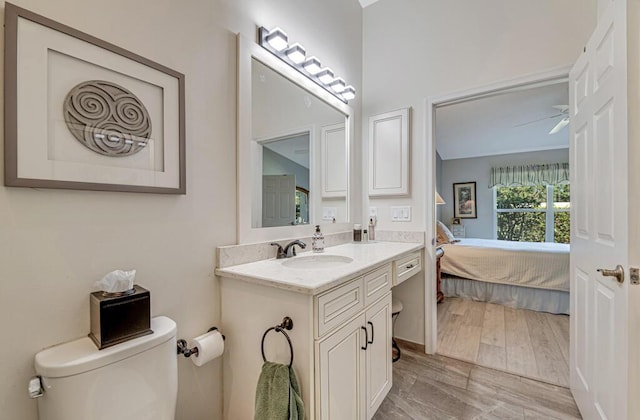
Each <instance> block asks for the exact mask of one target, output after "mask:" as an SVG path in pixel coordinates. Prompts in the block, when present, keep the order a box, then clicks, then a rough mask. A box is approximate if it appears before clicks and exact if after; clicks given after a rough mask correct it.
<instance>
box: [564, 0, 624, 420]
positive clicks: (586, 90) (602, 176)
mask: <svg viewBox="0 0 640 420" xmlns="http://www.w3.org/2000/svg"><path fill="white" fill-rule="evenodd" d="M626 7H627V5H626V2H625V1H624V0H618V1H615V2H611V3H610V4H609V7H608V9H607V11H606V12H605V13H604V14H603V15H602V16H601V17H600V18H599V20H598V25H597V28H596V30H595V32H594V34H593V35H592V37H591V39H590V40H589V42H588V43H587V46H586V49H585V52H584V53H583V54H582V56H581V57H580V58H579V59H578V61H577V62H576V64H575V66H574V68H573V69H572V70H571V73H570V77H569V79H570V81H569V83H570V87H569V95H570V99H569V102H570V118H571V126H570V139H571V141H570V154H571V225H572V226H571V363H570V364H571V391H572V392H573V395H574V397H575V400H576V402H577V404H578V407H579V408H580V411H581V413H582V415H583V417H584V418H585V419H610V420H614V419H616V420H617V419H627V418H628V413H627V402H628V394H627V392H628V390H627V375H628V372H627V370H628V348H629V347H628V345H629V343H628V338H627V337H628V332H627V328H628V317H627V313H628V312H627V311H628V306H627V302H628V299H627V297H628V285H629V281H628V279H627V278H625V279H624V281H623V282H622V283H621V282H619V281H618V280H617V279H616V278H615V277H611V276H605V275H603V273H601V272H598V271H597V270H598V269H601V268H604V269H614V268H615V267H616V266H617V265H621V266H622V267H624V270H627V268H628V234H627V227H628V214H627V205H628V200H627V184H628V170H627V101H626V94H627V56H626V55H627V52H626V44H627V42H626V15H627V12H626Z"/></svg>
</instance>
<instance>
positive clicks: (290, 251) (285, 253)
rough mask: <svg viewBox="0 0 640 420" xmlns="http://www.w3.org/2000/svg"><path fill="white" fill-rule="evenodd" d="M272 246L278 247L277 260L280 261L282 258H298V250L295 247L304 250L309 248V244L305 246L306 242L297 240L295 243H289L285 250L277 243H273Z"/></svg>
mask: <svg viewBox="0 0 640 420" xmlns="http://www.w3.org/2000/svg"><path fill="white" fill-rule="evenodd" d="M271 245H272V246H277V247H278V250H277V253H276V259H277V260H280V259H282V258H291V257H295V256H296V248H295V246H296V245H298V246H299V247H300V248H302V249H304V248H306V247H307V244H305V243H304V242H302V241H300V240H298V239H296V240H295V241H292V242H289V243H288V244H287V245H286V246H285V247H284V248H283V247H282V245H280V244H279V243H276V242H272V243H271Z"/></svg>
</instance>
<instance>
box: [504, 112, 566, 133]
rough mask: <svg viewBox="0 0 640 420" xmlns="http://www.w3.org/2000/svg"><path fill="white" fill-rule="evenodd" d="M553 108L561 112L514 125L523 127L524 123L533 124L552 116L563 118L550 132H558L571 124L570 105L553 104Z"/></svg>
mask: <svg viewBox="0 0 640 420" xmlns="http://www.w3.org/2000/svg"><path fill="white" fill-rule="evenodd" d="M553 108H555V109H557V110H558V111H560V113H558V114H555V115H551V116H548V117H544V118H539V119H537V120H533V121H529V122H526V123H522V124H518V125H515V126H514V127H522V126H523V125H529V124H533V123H536V122H538V121H544V120H549V119H552V118H558V117H562V119H561V120H560V121H559V122H558V124H556V125H555V127H553V128H552V129H551V131H549V134H556V133H557V132H559V131H560V130H562V129H563V128H565V127H566V126H567V125H569V105H553Z"/></svg>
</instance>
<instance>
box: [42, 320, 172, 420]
mask: <svg viewBox="0 0 640 420" xmlns="http://www.w3.org/2000/svg"><path fill="white" fill-rule="evenodd" d="M151 329H152V330H153V334H150V335H146V336H143V337H139V338H136V339H133V340H130V341H127V342H124V343H121V344H118V345H115V346H113V347H109V348H106V349H103V350H98V348H97V347H96V345H95V344H94V343H93V341H91V339H90V338H89V337H85V338H81V339H79V340H75V341H72V342H69V343H64V344H60V345H57V346H54V347H50V348H48V349H45V350H42V351H41V352H39V353H38V354H37V355H36V357H35V369H36V372H37V374H38V375H40V377H41V382H42V385H43V389H44V395H43V396H42V397H40V398H38V411H39V418H40V420H115V419H118V420H173V419H174V415H175V409H176V398H177V393H178V378H177V373H178V372H177V369H178V368H177V360H176V359H177V356H176V323H175V322H174V321H173V320H171V319H170V318H167V317H164V316H160V317H156V318H153V319H152V320H151Z"/></svg>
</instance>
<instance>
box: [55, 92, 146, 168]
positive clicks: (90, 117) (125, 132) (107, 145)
mask: <svg viewBox="0 0 640 420" xmlns="http://www.w3.org/2000/svg"><path fill="white" fill-rule="evenodd" d="M63 112H64V120H65V122H66V123H67V127H68V128H69V131H71V133H72V134H73V136H74V137H75V138H76V139H77V140H78V141H79V142H80V143H82V144H83V145H85V146H86V147H88V148H89V149H91V150H93V151H94V152H96V153H99V154H101V155H105V156H113V157H119V156H131V155H133V154H136V153H138V152H139V151H140V150H142V149H144V148H145V146H147V144H148V142H149V139H150V138H151V118H150V117H149V112H148V111H147V108H145V106H144V104H143V103H142V101H140V99H138V97H136V96H135V95H134V94H133V93H131V92H130V91H129V90H127V89H125V88H123V87H122V86H119V85H116V84H115V83H112V82H106V81H103V80H91V81H87V82H82V83H80V84H78V85H76V86H75V87H74V88H73V89H71V90H70V91H69V93H68V94H67V97H66V98H65V100H64V107H63Z"/></svg>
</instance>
